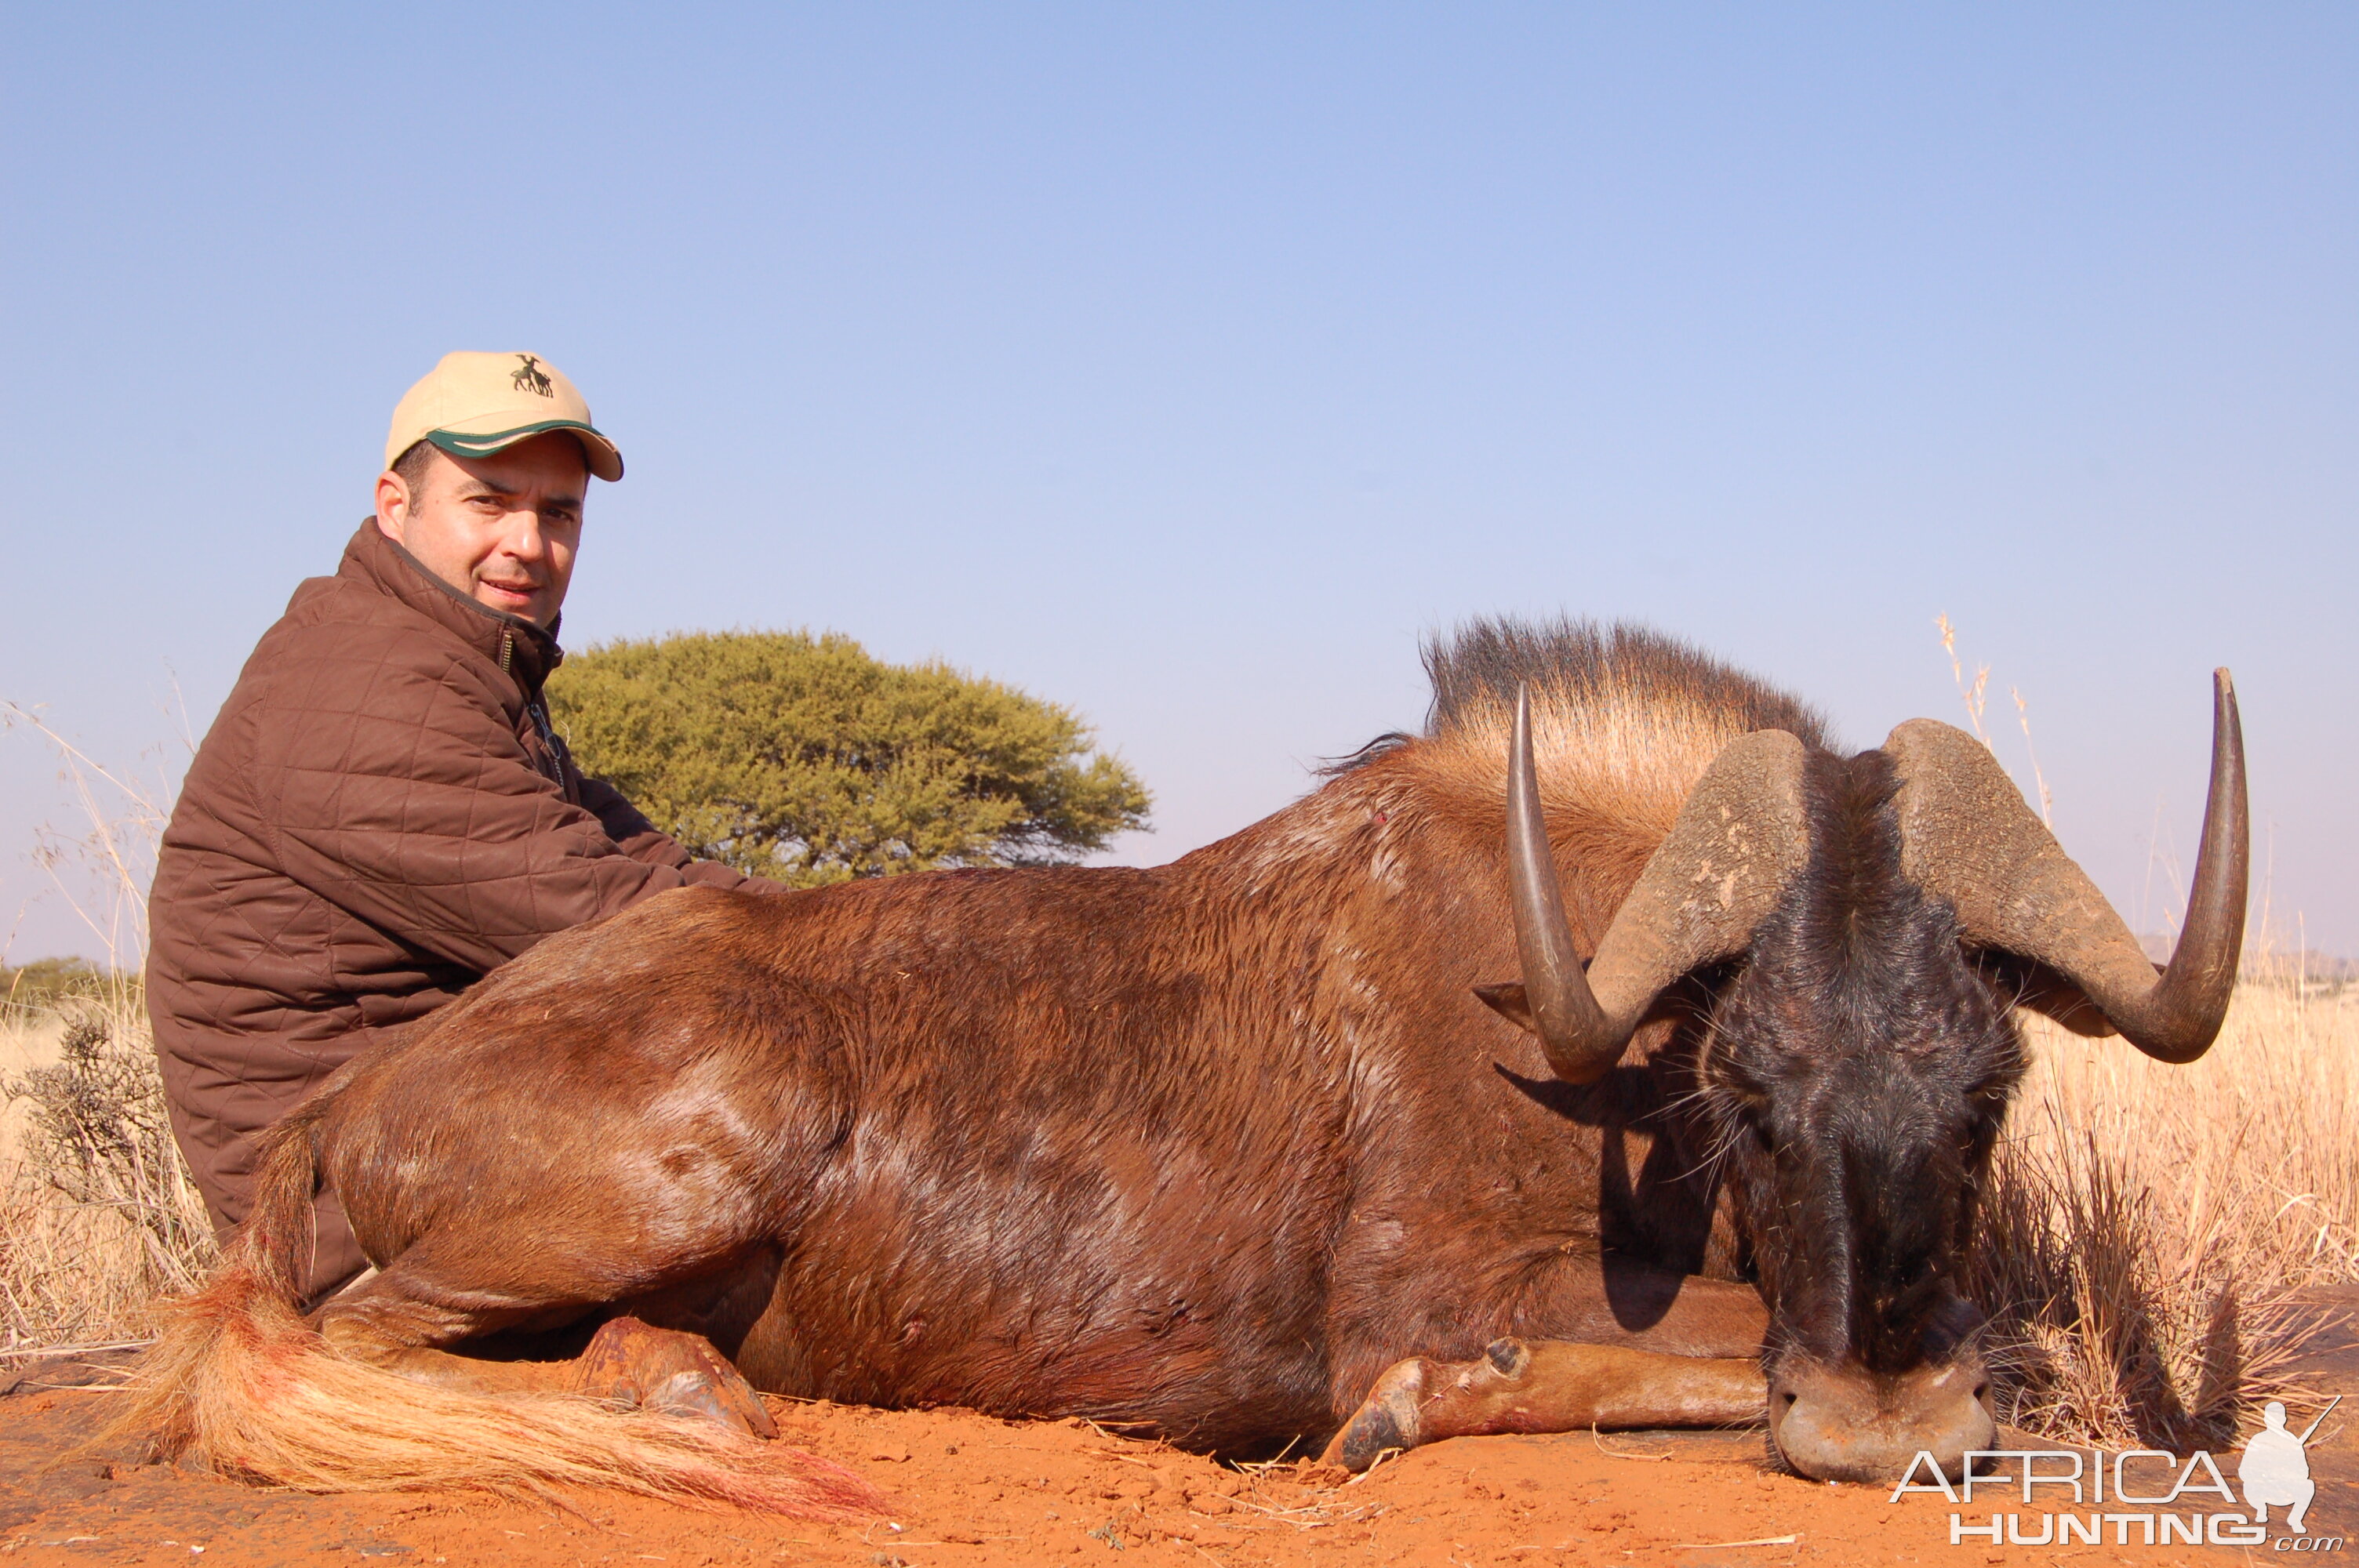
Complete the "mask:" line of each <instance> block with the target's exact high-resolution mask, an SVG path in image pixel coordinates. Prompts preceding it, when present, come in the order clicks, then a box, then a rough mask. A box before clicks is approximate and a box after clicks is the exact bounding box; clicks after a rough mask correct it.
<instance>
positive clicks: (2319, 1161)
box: [1970, 959, 2359, 1451]
mask: <svg viewBox="0 0 2359 1568" xmlns="http://www.w3.org/2000/svg"><path fill="white" fill-rule="evenodd" d="M2029 1033H2030V1039H2031V1045H2032V1054H2033V1066H2032V1069H2031V1072H2030V1074H2029V1076H2027V1079H2026V1081H2025V1083H2024V1085H2023V1087H2022V1089H2021V1091H2020V1092H2019V1093H2018V1095H2017V1101H2016V1105H2015V1108H2014V1109H2013V1111H2012V1112H2011V1113H2010V1115H2009V1118H2008V1123H2007V1133H2006V1140H2005V1141H2004V1142H2003V1143H2002V1145H2001V1147H2000V1150H1999V1152H1998V1156H1997V1159H1996V1162H1995V1170H1994V1173H1993V1179H1992V1182H1991V1185H1990V1190H1989V1192H1988V1194H1987V1195H1986V1198H1985V1205H1986V1207H1985V1211H1984V1212H1985V1219H1984V1236H1983V1241H1982V1244H1981V1245H1980V1247H1979V1248H1978V1249H1977V1252H1976V1256H1975V1258H1974V1260H1973V1278H1972V1281H1971V1284H1970V1293H1971V1294H1972V1295H1973V1297H1974V1299H1976V1300H1977V1301H1979V1302H1980V1303H1983V1304H1984V1306H1985V1307H1987V1308H1990V1309H1992V1311H1993V1314H1994V1324H1993V1331H1992V1338H1991V1343H1990V1347H1989V1354H1990V1355H1991V1357H1992V1361H1993V1365H1994V1369H1995V1373H1996V1382H1997V1384H1998V1386H1999V1389H2000V1391H2001V1400H2002V1415H2003V1416H2004V1418H2005V1419H2007V1420H2009V1421H2011V1422H2015V1423H2016V1424H2017V1425H2020V1426H2023V1427H2026V1428H2027V1429H2029V1430H2031V1431H2034V1432H2038V1433H2042V1434H2044V1435H2047V1436H2049V1437H2054V1438H2059V1439H2066V1440H2071V1441H2077V1442H2082V1443H2090V1444H2104V1445H2106V1446H2111V1447H2123V1446H2139V1445H2142V1444H2152V1445H2155V1446H2160V1447H2169V1448H2175V1449H2178V1450H2181V1451H2183V1450H2185V1449H2189V1448H2195V1447H2204V1446H2210V1447H2215V1448H2216V1447H2222V1446H2224V1445H2226V1444H2228V1443H2229V1441H2230V1440H2231V1439H2232V1438H2233V1437H2234V1434H2235V1433H2236V1432H2237V1431H2238V1429H2239V1427H2240V1424H2251V1422H2252V1420H2253V1418H2254V1416H2255V1413H2256V1409H2257V1406H2258V1404H2259V1403H2260V1402H2261V1401H2263V1400H2267V1399H2271V1398H2279V1399H2283V1400H2285V1401H2286V1403H2287V1404H2288V1406H2290V1407H2292V1408H2294V1409H2295V1410H2297V1411H2300V1410H2303V1409H2306V1408H2320V1407H2321V1406H2322V1404H2323V1400H2321V1399H2319V1398H2318V1396H2317V1394H2316V1392H2315V1391H2314V1390H2308V1389H2305V1388H2302V1387H2300V1386H2299V1384H2297V1383H2294V1382H2290V1381H2288V1377H2287V1364H2288V1358H2289V1357H2290V1356H2291V1354H2292V1353H2293V1352H2294V1351H2295V1350H2296V1349H2297V1348H2298V1346H2299V1344H2300V1342H2301V1341H2302V1340H2303V1339H2304V1338H2306V1337H2307V1336H2309V1335H2310V1334H2312V1333H2314V1332H2315V1331H2316V1330H2317V1328H2318V1327H2319V1326H2320V1325H2321V1320H2322V1318H2323V1317H2324V1316H2325V1314H2323V1313H2322V1312H2321V1311H2320V1310H2318V1309H2315V1308H2310V1307H2305V1305H2304V1304H2303V1302H2304V1292H2306V1291H2310V1290H2312V1289H2314V1288H2315V1287H2317V1286H2320V1285H2326V1284H2338V1283H2347V1282H2351V1281H2359V1152H2354V1151H2359V986H2353V985H2350V984H2347V983H2335V984H2331V985H2321V984H2319V983H2317V982H2316V981H2314V980H2311V979H2308V978H2307V977H2306V976H2305V975H2304V974H2303V973H2302V972H2301V971H2300V970H2299V968H2298V967H2297V966H2295V965H2293V964H2290V963H2271V962H2269V961H2267V960H2266V959H2263V960H2258V961H2255V962H2252V963H2249V964H2248V965H2247V968H2246V979H2245V981H2244V982H2243V983H2242V984H2241V985H2240V986H2239V987H2238V989H2237V991H2236V996H2235V1000H2234V1005H2233V1007H2232V1008H2231V1010H2230V1012H2229V1016H2228V1022H2227V1026H2226V1027H2225V1029H2223V1031H2222V1033H2221V1036H2220V1039H2219V1042H2218V1044H2214V1045H2213V1046H2212V1050H2211V1052H2210V1054H2207V1055H2206V1056H2204V1057H2203V1058H2202V1059H2201V1061H2198V1062H2195V1063H2192V1064H2190V1065H2185V1066H2170V1065H2166V1064H2163V1063H2159V1062H2154V1061H2150V1060H2148V1059H2147V1057H2145V1056H2143V1055H2141V1054H2138V1052H2136V1050H2134V1049H2132V1048H2131V1047H2130V1046H2128V1045H2126V1044H2123V1043H2122V1042H2121V1041H2119V1040H2084V1039H2081V1038H2079V1037H2078V1036H2075V1035H2071V1034H2069V1033H2065V1032H2064V1031H2062V1030H2060V1029H2058V1028H2056V1027H2055V1026H2053V1025H2051V1024H2048V1023H2046V1022H2044V1021H2042V1022H2035V1023H2034V1024H2032V1025H2031V1027H2030V1031H2029Z"/></svg>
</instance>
